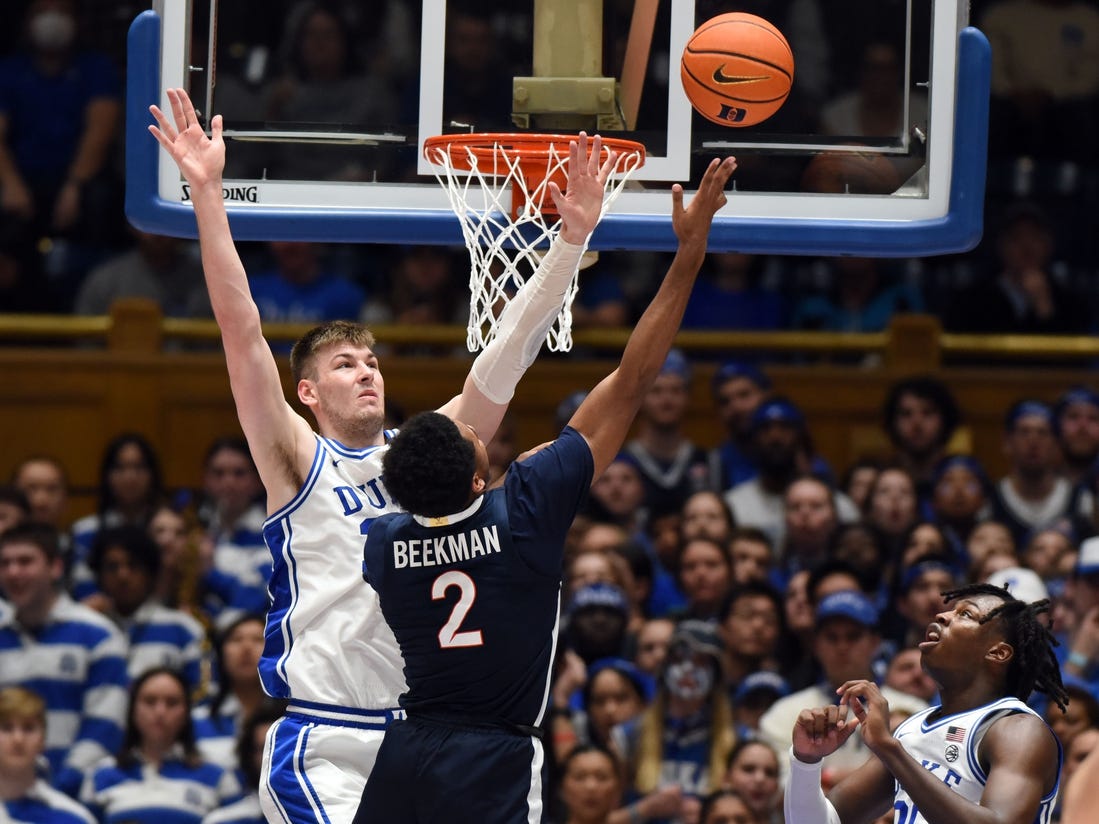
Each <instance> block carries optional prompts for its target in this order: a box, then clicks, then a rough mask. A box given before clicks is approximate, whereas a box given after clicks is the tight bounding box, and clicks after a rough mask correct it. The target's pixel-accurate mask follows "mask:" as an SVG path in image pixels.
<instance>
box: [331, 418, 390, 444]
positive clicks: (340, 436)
mask: <svg viewBox="0 0 1099 824" xmlns="http://www.w3.org/2000/svg"><path fill="white" fill-rule="evenodd" d="M317 428H318V429H319V430H320V433H321V435H322V436H323V437H325V438H328V439H329V440H333V441H336V442H337V443H338V444H340V445H341V446H346V447H347V448H348V449H368V448H370V447H372V446H382V445H383V444H384V443H385V428H384V427H383V426H377V427H373V426H371V427H363V426H335V425H333V424H326V425H321V426H318V427H317Z"/></svg>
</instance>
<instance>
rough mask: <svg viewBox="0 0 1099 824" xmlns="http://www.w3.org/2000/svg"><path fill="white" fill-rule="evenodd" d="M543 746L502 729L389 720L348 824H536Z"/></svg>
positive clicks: (538, 812)
mask: <svg viewBox="0 0 1099 824" xmlns="http://www.w3.org/2000/svg"><path fill="white" fill-rule="evenodd" d="M544 765H545V757H544V750H543V749H542V742H541V741H540V740H538V739H537V738H534V737H532V736H529V735H524V734H522V733H519V732H512V731H511V730H507V729H504V728H502V727H495V726H489V725H484V726H480V725H476V726H474V725H463V724H460V723H456V724H450V723H442V722H439V721H435V720H431V721H425V720H423V719H408V720H404V721H394V722H393V724H391V725H390V727H389V729H388V730H387V731H386V734H385V739H384V740H383V741H382V746H381V749H380V750H379V751H378V757H377V760H376V761H375V762H374V769H373V771H372V772H371V773H370V779H369V780H368V781H367V782H366V789H365V790H363V794H362V802H361V803H360V804H359V811H358V813H357V814H356V815H355V821H354V824H391V823H392V822H401V824H437V823H438V822H441V821H445V822H447V824H466V823H467V822H468V824H487V822H492V824H539V822H540V821H541V820H542V786H543V767H544Z"/></svg>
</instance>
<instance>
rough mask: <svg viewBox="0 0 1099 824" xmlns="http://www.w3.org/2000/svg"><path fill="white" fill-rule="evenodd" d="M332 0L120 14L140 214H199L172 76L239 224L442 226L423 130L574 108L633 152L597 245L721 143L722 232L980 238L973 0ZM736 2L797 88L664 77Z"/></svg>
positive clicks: (928, 249)
mask: <svg viewBox="0 0 1099 824" xmlns="http://www.w3.org/2000/svg"><path fill="white" fill-rule="evenodd" d="M276 7H277V8H276ZM336 7H340V8H343V10H344V13H343V14H342V17H340V18H334V17H332V15H331V14H319V15H318V14H317V13H315V12H311V11H310V9H311V4H308V3H303V2H293V0H285V2H281V3H273V4H271V8H270V9H269V10H268V9H267V8H266V6H265V11H264V14H263V15H262V18H263V19H257V16H256V11H255V10H256V5H255V4H254V3H248V2H246V0H156V1H155V2H154V4H153V8H152V9H151V10H150V11H148V12H145V13H143V14H142V15H140V16H139V17H138V18H137V19H136V20H135V21H134V24H133V26H132V27H131V31H130V43H129V49H130V53H129V59H130V66H131V70H130V72H129V73H128V89H127V214H128V216H129V218H130V220H131V221H132V222H133V223H135V224H136V225H138V226H140V227H141V228H143V229H146V230H148V231H155V232H161V233H165V234H175V235H183V236H194V233H195V227H194V219H193V215H192V214H191V211H190V207H189V205H188V202H187V201H188V193H187V190H186V186H185V185H184V184H183V182H182V181H181V179H180V176H179V173H178V170H177V169H176V167H175V165H174V163H173V162H172V161H171V159H170V158H169V157H168V156H167V155H166V154H165V153H164V152H162V151H161V150H160V149H159V146H158V145H157V144H156V142H155V140H153V138H152V137H151V136H150V135H149V134H148V133H147V131H146V126H147V125H148V124H149V123H150V122H151V118H150V116H149V114H148V106H149V105H150V104H151V103H157V104H159V105H161V106H162V107H165V106H166V98H165V96H164V89H166V88H170V87H175V86H183V87H185V88H187V89H188V90H189V91H190V93H191V96H192V98H193V99H194V100H195V101H196V105H197V106H198V108H199V109H200V110H201V114H202V117H203V119H204V120H207V121H208V116H209V113H211V112H213V113H219V114H221V115H222V116H223V118H224V120H225V135H226V138H227V141H228V149H227V155H228V161H227V169H226V181H225V197H226V201H227V206H228V208H229V212H230V219H231V221H232V224H233V230H234V234H235V235H236V237H237V238H238V239H240V240H263V239H270V238H274V237H281V238H296V239H303V240H316V241H331V242H352V241H361V242H378V243H438V244H457V243H460V242H461V232H460V228H459V225H458V222H457V220H456V219H455V218H454V216H453V214H452V213H451V211H450V207H449V204H448V200H447V198H446V195H445V194H444V192H443V190H442V187H441V186H440V185H439V183H438V182H437V180H436V179H435V176H434V170H433V169H432V167H431V165H430V164H429V163H428V162H427V161H426V160H425V159H424V157H423V150H422V149H423V143H424V141H425V140H426V139H427V138H428V137H430V136H432V135H437V134H445V133H455V132H489V131H491V132H560V133H566V134H568V133H575V132H576V131H579V130H580V129H584V130H586V131H588V132H589V133H592V132H598V133H600V134H603V135H608V136H616V137H623V138H628V139H631V140H637V141H640V142H641V143H643V144H644V145H645V147H646V153H647V154H646V161H645V164H644V166H643V167H642V168H641V169H639V170H638V171H637V172H635V173H634V175H633V179H632V180H631V182H630V184H629V185H628V186H627V187H626V189H625V190H624V191H623V192H622V194H621V195H620V197H619V199H618V201H617V202H616V203H615V205H614V208H613V211H612V212H611V213H610V214H608V215H607V217H605V218H604V220H603V222H602V223H601V225H600V226H599V228H598V229H597V230H596V233H595V235H594V236H593V238H592V247H593V248H595V249H640V250H646V249H651V250H665V249H674V248H675V235H674V233H673V232H672V228H671V221H670V218H669V211H670V205H671V198H670V196H669V193H668V192H669V189H670V187H671V185H672V184H673V183H675V182H680V183H683V184H684V186H685V188H686V189H687V191H688V197H689V193H690V190H691V188H692V183H697V181H698V179H699V178H700V177H701V171H702V169H704V168H705V166H706V164H707V163H708V162H709V160H710V159H712V158H713V157H716V156H724V155H726V154H734V155H736V156H737V159H738V163H739V168H738V170H737V172H736V174H735V175H734V186H735V189H736V191H735V194H734V196H732V197H730V198H729V203H728V205H727V206H726V207H725V208H724V209H723V210H722V211H721V212H720V213H719V215H718V216H717V218H716V219H715V221H714V228H713V232H712V234H711V243H710V246H711V249H712V250H714V251H743V252H757V253H771V254H857V255H881V256H915V255H926V254H939V253H947V252H956V251H964V250H966V249H969V248H972V247H973V246H974V245H976V243H977V241H978V240H979V238H980V234H981V227H982V218H983V211H982V209H983V198H984V175H985V150H986V143H987V111H988V88H989V65H990V54H989V47H988V42H987V40H986V39H985V38H984V36H983V35H982V34H981V33H980V32H978V31H977V30H976V29H973V28H970V27H968V20H967V15H968V3H967V2H966V0H935V2H932V0H874V2H870V0H827V2H826V3H825V2H824V0H754V2H742V3H716V2H709V0H635V2H632V3H628V2H618V1H617V0H606V2H605V3H598V2H591V0H585V2H578V0H532V2H530V3H512V4H494V3H488V2H480V1H479V0H452V2H449V3H448V2H446V0H423V2H421V3H420V4H408V3H396V2H391V3H361V2H347V3H344V4H343V6H342V7H341V6H340V4H336ZM727 11H748V12H752V13H757V14H760V15H761V16H764V17H766V18H767V19H769V20H771V22H772V23H774V24H775V25H776V26H777V27H778V28H779V29H780V30H782V31H783V33H784V34H785V35H786V38H787V40H789V42H790V44H791V47H792V51H793V54H794V58H795V72H794V75H795V77H794V85H793V90H792V92H791V95H790V97H789V99H788V100H787V101H786V103H785V104H784V105H783V106H782V108H781V109H779V111H778V112H777V113H776V114H775V115H774V116H772V117H771V118H769V119H767V120H765V121H764V122H762V123H760V124H758V125H755V126H751V127H747V128H735V127H731V126H729V127H726V126H722V125H717V124H714V123H712V122H710V121H708V120H706V119H705V118H703V117H701V116H700V115H698V114H697V113H696V112H694V111H693V109H692V108H691V105H690V103H689V101H688V100H687V98H686V95H685V94H684V91H683V88H682V86H681V83H680V79H679V78H680V72H679V61H680V55H681V54H682V51H683V47H684V44H685V43H686V42H687V39H688V38H689V37H690V35H691V33H692V32H693V31H694V30H695V28H696V27H697V26H698V25H699V24H701V23H703V22H704V21H706V20H708V19H710V18H711V17H712V16H715V15H717V14H721V13H724V12H727ZM138 66H141V67H145V70H135V69H134V68H133V67H138Z"/></svg>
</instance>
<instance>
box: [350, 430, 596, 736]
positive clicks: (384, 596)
mask: <svg viewBox="0 0 1099 824" xmlns="http://www.w3.org/2000/svg"><path fill="white" fill-rule="evenodd" d="M593 472H594V464H593V461H592V455H591V450H590V448H589V447H588V444H587V442H586V441H585V440H584V438H583V436H582V435H580V434H579V433H578V432H576V431H575V430H573V429H570V428H568V427H566V428H565V429H564V431H563V432H562V433H561V436H560V437H559V438H558V439H557V440H556V441H554V442H553V443H552V444H551V445H550V446H548V447H546V448H545V449H543V450H542V451H541V452H538V453H537V454H535V455H533V456H531V457H530V458H528V459H526V460H525V461H523V462H522V463H514V464H512V466H511V468H510V469H509V470H508V475H507V478H506V479H505V481H504V484H503V486H502V487H500V488H497V489H494V490H491V491H489V492H487V493H485V494H483V495H481V496H479V497H478V498H477V500H476V501H475V502H474V503H473V505H471V506H470V508H469V509H467V510H466V511H464V512H460V513H456V514H455V515H451V516H448V517H446V518H422V517H419V516H413V515H409V514H407V513H395V514H390V515H383V516H381V517H380V518H378V519H377V520H376V521H375V522H374V524H373V525H372V526H371V528H370V532H369V534H368V536H367V540H366V554H365V567H364V569H365V573H366V577H367V580H368V581H369V582H370V584H371V586H373V587H374V589H376V590H377V591H378V596H379V600H380V602H381V607H382V614H383V615H384V616H385V620H386V621H387V623H388V624H389V626H390V627H391V628H392V630H393V633H394V635H395V636H396V638H397V642H398V643H399V644H400V647H401V654H402V655H403V656H404V661H405V680H406V681H407V683H408V691H407V692H406V693H404V694H403V695H402V696H401V706H402V707H404V708H405V709H406V710H408V712H409V714H410V715H412V714H415V713H417V712H421V713H424V714H431V713H436V714H440V715H447V716H458V717H466V718H477V719H486V720H498V721H502V722H507V723H511V724H520V725H528V726H537V725H538V724H540V723H541V720H542V713H543V711H544V708H545V704H546V696H547V694H548V690H549V675H550V665H551V663H552V660H553V652H554V646H555V645H556V640H557V625H558V615H559V612H560V609H559V607H560V589H561V558H562V552H563V546H564V541H565V536H566V534H567V532H568V530H569V527H570V525H571V524H572V521H573V518H574V517H575V515H576V512H577V509H578V508H579V507H580V506H581V505H582V504H583V503H584V501H585V499H586V498H587V493H588V489H589V488H590V486H591V482H592V474H593Z"/></svg>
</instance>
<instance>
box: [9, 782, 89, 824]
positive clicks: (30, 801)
mask: <svg viewBox="0 0 1099 824" xmlns="http://www.w3.org/2000/svg"><path fill="white" fill-rule="evenodd" d="M5 813H6V816H5ZM0 821H3V822H4V824H96V822H95V817H94V816H93V815H92V814H91V813H90V812H89V811H88V810H87V809H86V808H85V807H83V806H81V805H80V804H77V803H76V802H75V801H73V800H72V799H71V798H69V797H68V796H67V795H65V794H64V793H63V792H61V791H59V790H55V789H54V788H53V787H51V786H50V785H49V784H47V783H46V782H45V781H43V780H42V779H38V781H36V782H35V783H34V786H33V787H31V788H30V790H29V791H28V792H27V793H26V795H23V796H20V797H19V798H9V799H7V800H6V801H0Z"/></svg>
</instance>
